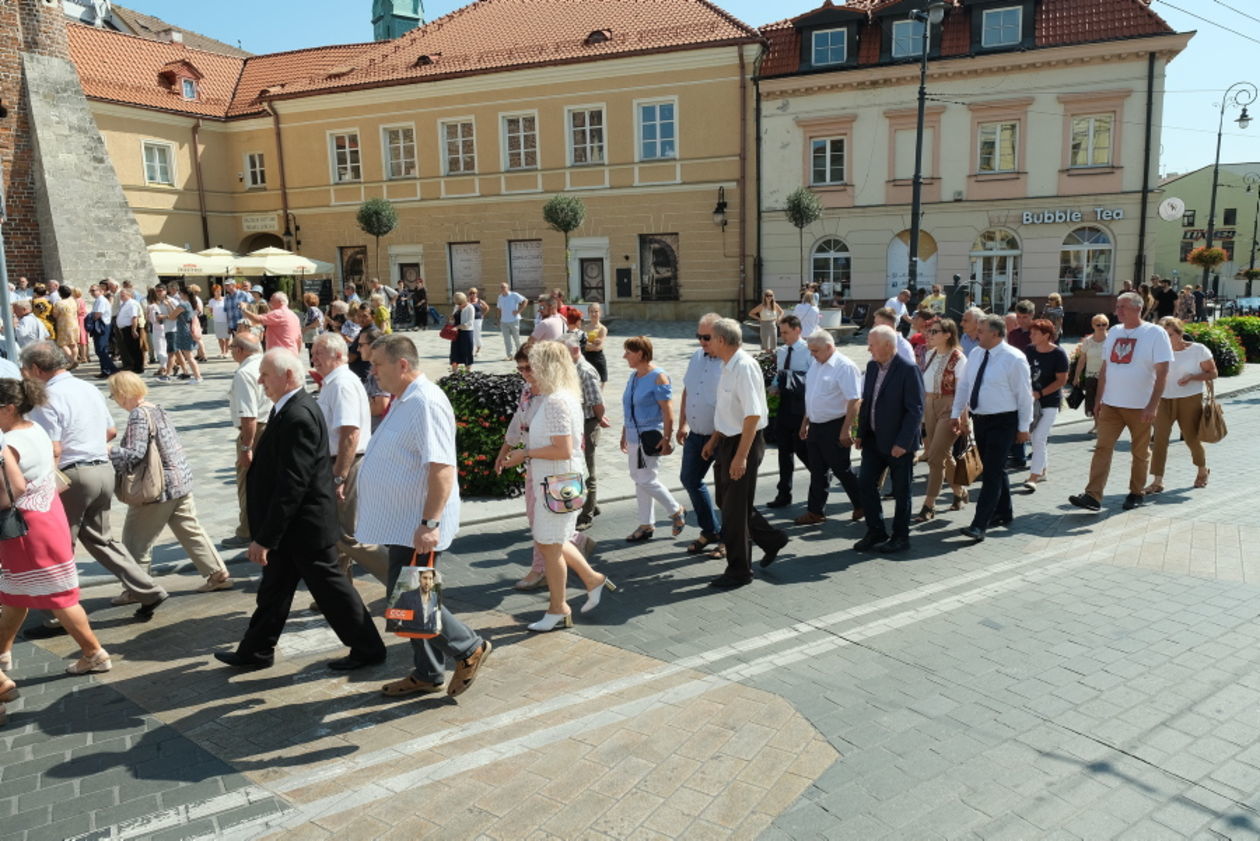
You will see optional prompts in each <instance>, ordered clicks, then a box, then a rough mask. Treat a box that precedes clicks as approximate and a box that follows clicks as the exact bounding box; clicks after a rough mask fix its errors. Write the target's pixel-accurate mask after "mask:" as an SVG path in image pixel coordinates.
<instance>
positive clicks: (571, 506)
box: [542, 473, 586, 514]
mask: <svg viewBox="0 0 1260 841" xmlns="http://www.w3.org/2000/svg"><path fill="white" fill-rule="evenodd" d="M542 489H543V503H544V504H545V505H546V506H547V510H548V511H550V512H551V513H552V514H569V513H571V512H573V511H579V510H581V508H582V506H583V505H585V504H586V477H585V476H583V475H582V474H581V473H556V474H555V475H552V476H544V477H543V480H542Z"/></svg>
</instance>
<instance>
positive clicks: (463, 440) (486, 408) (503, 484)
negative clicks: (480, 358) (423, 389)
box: [438, 371, 525, 499]
mask: <svg viewBox="0 0 1260 841" xmlns="http://www.w3.org/2000/svg"><path fill="white" fill-rule="evenodd" d="M523 385H524V382H523V381H522V380H521V377H520V375H519V374H482V373H478V372H474V371H461V372H459V373H457V374H451V375H449V376H446V377H443V378H442V379H440V380H438V387H439V388H441V389H442V391H444V392H446V396H447V399H449V400H450V401H451V408H452V409H454V411H455V448H456V450H457V457H458V459H459V464H458V468H459V490H460V495H461V496H463V497H464V498H468V497H474V496H480V497H492V498H495V499H506V498H510V497H514V496H520V494H521V493H522V491H523V490H524V489H525V476H524V474H523V473H521V471H520V470H505V471H503V475H501V476H496V475H495V472H494V459H495V456H497V455H498V454H499V447H501V446H503V436H504V434H505V433H506V432H507V427H508V422H509V421H510V420H511V419H512V413H513V412H515V411H516V404H517V402H518V400H519V399H520V396H521V388H522V387H523Z"/></svg>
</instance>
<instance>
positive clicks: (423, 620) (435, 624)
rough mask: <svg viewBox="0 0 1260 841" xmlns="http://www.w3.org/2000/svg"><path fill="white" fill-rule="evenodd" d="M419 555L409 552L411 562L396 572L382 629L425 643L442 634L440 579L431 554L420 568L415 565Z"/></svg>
mask: <svg viewBox="0 0 1260 841" xmlns="http://www.w3.org/2000/svg"><path fill="white" fill-rule="evenodd" d="M419 555H420V553H419V552H412V553H411V563H410V564H408V565H407V566H405V567H403V568H402V569H401V570H399V572H398V580H397V581H395V582H394V586H393V588H392V589H391V590H390V593H389V602H388V606H387V607H386V608H385V630H386V631H387V632H389V633H391V634H395V635H397V636H400V637H407V638H408V639H418V640H427V639H433V638H434V637H436V636H437V635H438V634H440V633H442V579H441V577H440V576H439V575H438V572H437V570H436V569H434V568H433V553H432V552H430V553H429V557H428V560H427V562H426V563H425V565H424V566H419V565H418V564H417V563H416V562H417V561H418V560H419ZM426 576H427V577H428V581H427V582H426V581H425V580H424V579H425V577H426ZM426 584H427V586H428V589H427V590H426V589H425V586H426ZM426 608H427V609H426Z"/></svg>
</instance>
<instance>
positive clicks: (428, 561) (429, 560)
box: [407, 551, 433, 569]
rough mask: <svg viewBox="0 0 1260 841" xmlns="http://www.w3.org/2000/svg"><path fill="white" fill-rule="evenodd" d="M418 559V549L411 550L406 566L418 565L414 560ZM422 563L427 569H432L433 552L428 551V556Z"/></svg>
mask: <svg viewBox="0 0 1260 841" xmlns="http://www.w3.org/2000/svg"><path fill="white" fill-rule="evenodd" d="M418 560H420V553H419V552H418V551H413V552H412V553H411V563H409V564H408V565H407V566H413V567H414V566H419V564H418V563H416V561H418ZM424 565H425V566H426V567H428V568H429V569H433V553H432V552H430V553H429V556H428V558H426V559H425V564H424Z"/></svg>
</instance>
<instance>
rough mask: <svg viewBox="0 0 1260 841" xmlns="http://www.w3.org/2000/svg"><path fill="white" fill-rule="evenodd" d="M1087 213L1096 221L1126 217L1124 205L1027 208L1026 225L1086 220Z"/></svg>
mask: <svg viewBox="0 0 1260 841" xmlns="http://www.w3.org/2000/svg"><path fill="white" fill-rule="evenodd" d="M1086 214H1091V216H1090V219H1091V221H1094V222H1116V221H1119V220H1120V219H1123V218H1124V208H1122V207H1114V208H1109V207H1095V208H1094V209H1092V210H1085V211H1082V210H1025V211H1024V214H1023V220H1024V224H1025V225H1054V224H1059V225H1065V224H1068V223H1069V222H1084V221H1085V217H1086Z"/></svg>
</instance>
